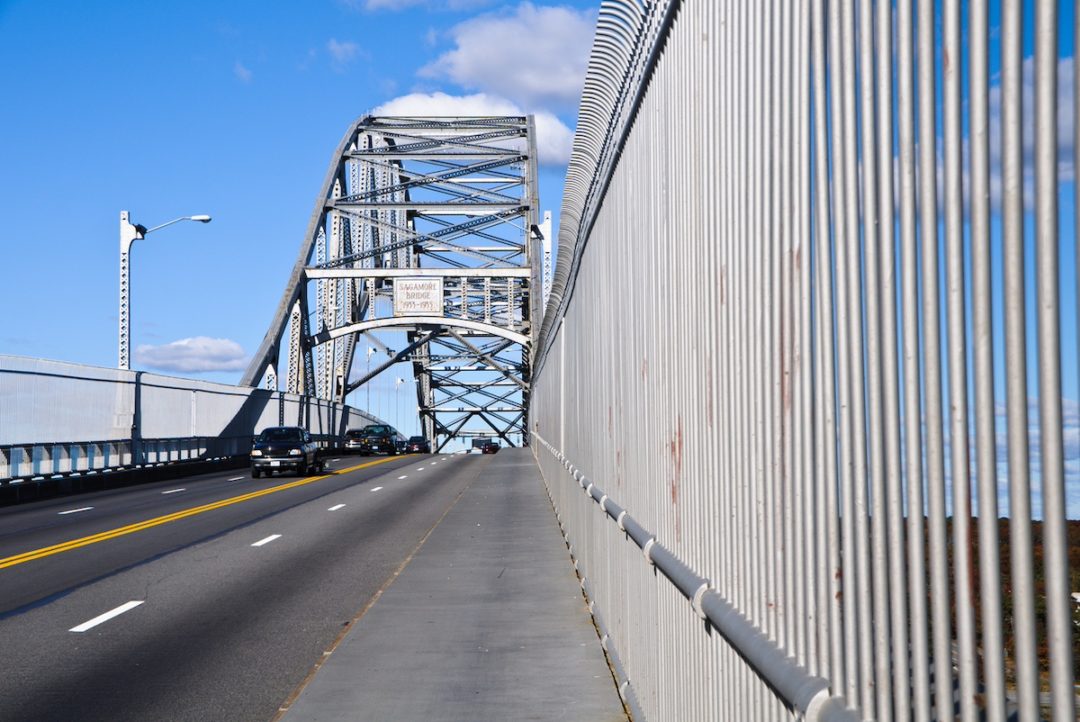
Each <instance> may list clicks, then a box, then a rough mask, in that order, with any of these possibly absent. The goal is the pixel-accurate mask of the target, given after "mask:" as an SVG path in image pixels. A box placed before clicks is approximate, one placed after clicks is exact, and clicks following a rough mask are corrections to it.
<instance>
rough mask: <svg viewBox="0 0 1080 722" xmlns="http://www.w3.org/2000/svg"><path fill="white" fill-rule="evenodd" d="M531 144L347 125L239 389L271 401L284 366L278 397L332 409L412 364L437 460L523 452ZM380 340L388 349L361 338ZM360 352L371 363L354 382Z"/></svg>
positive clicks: (446, 128) (519, 129) (509, 130)
mask: <svg viewBox="0 0 1080 722" xmlns="http://www.w3.org/2000/svg"><path fill="white" fill-rule="evenodd" d="M535 137H536V136H535V130H534V124H533V119H532V117H531V116H517V117H453V118H451V117H438V118H422V117H373V116H365V117H362V118H360V119H359V120H358V121H356V122H355V123H353V124H352V125H351V126H350V127H349V130H348V131H347V132H346V133H345V136H344V138H343V139H342V141H341V143H340V144H339V145H338V147H337V150H336V151H335V152H334V156H333V158H332V159H331V161H330V167H329V170H328V171H327V174H326V178H325V180H324V182H323V186H322V189H321V191H320V193H319V196H318V199H317V201H316V203H315V209H314V212H313V213H312V215H311V220H310V222H309V224H308V228H307V233H306V234H305V236H304V239H303V242H302V243H301V245H300V253H299V256H298V257H297V260H296V263H295V265H294V267H293V271H292V275H291V276H290V278H289V281H288V283H287V285H286V288H285V291H284V293H283V294H282V297H281V302H280V303H279V304H278V307H277V310H276V312H275V314H274V318H273V320H272V322H271V324H270V328H269V330H268V331H267V333H266V336H265V338H264V339H263V342H262V344H261V345H260V347H259V349H258V351H257V352H256V353H255V355H254V357H253V359H252V361H251V364H250V365H249V366H248V369H247V371H246V372H245V374H244V378H243V380H242V383H243V384H245V385H248V386H256V385H259V384H260V383H261V384H263V385H265V386H267V387H269V388H278V386H279V384H280V381H279V375H278V371H279V363H280V361H281V360H282V359H281V357H282V352H283V351H285V359H284V361H285V371H286V377H285V390H286V391H289V392H292V393H299V394H305V395H308V396H316V397H318V398H323V399H327V400H332V401H339V402H342V401H344V400H345V396H346V395H347V394H349V393H350V392H352V391H354V390H356V389H359V388H361V387H363V386H364V384H367V383H369V382H370V381H371V380H372V379H373V378H374V377H375V376H377V375H378V374H380V373H382V372H383V371H385V370H386V369H387V368H389V367H390V366H391V365H392V364H394V363H398V362H402V361H411V362H412V369H413V376H414V377H415V380H416V384H415V385H416V402H417V407H418V409H419V414H420V419H421V426H422V429H423V433H424V435H425V436H426V437H427V438H428V439H430V440H431V441H432V442H433V446H434V447H435V448H442V447H443V446H444V445H445V444H446V443H447V442H448V441H450V440H451V439H454V438H469V437H475V436H491V437H498V438H501V439H502V440H503V441H504V442H505V443H506V444H508V445H516V444H515V443H514V440H515V439H521V440H524V439H525V433H526V421H525V419H526V411H527V407H528V403H529V378H530V372H529V359H530V354H531V351H532V344H533V341H534V339H535V337H536V335H537V333H538V332H539V330H540V329H539V325H540V323H539V322H540V320H541V318H542V315H543V286H544V271H543V264H544V248H543V242H544V240H543V236H542V232H541V229H540V226H539V225H538V224H537V183H536V140H535ZM286 330H288V336H287V337H286V335H285V332H286ZM388 330H396V331H398V332H401V333H399V334H395V336H396V337H399V338H402V339H403V341H402V343H401V344H400V347H397V348H392V347H391V346H390V345H389V344H388V343H386V342H385V341H384V340H383V339H381V338H380V337H379V336H378V335H376V334H375V333H374V332H375V331H380V332H385V331H388ZM283 339H285V347H284V348H282V341H283ZM358 346H359V347H360V348H361V349H365V348H377V349H378V350H380V351H381V352H383V354H384V356H380V357H379V360H380V362H381V363H380V364H379V365H378V366H377V367H376V368H372V369H370V370H368V371H366V372H365V373H362V374H361V375H360V376H359V377H354V376H353V374H352V368H353V362H354V360H355V359H356V356H357V348H358ZM362 353H366V352H362ZM369 411H370V410H369Z"/></svg>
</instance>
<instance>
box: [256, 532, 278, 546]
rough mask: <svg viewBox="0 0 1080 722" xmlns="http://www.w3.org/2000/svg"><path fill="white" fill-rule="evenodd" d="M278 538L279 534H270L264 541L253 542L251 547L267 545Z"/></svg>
mask: <svg viewBox="0 0 1080 722" xmlns="http://www.w3.org/2000/svg"><path fill="white" fill-rule="evenodd" d="M280 538H281V535H280V534H271V535H270V536H268V537H266V538H265V539H260V540H259V541H257V542H255V543H254V544H252V545H251V546H253V547H261V546H262V545H263V544H269V543H270V542H272V541H274V540H275V539H280Z"/></svg>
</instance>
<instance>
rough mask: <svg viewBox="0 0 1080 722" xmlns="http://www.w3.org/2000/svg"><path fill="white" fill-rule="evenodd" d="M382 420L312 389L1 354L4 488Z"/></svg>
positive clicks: (338, 432)
mask: <svg viewBox="0 0 1080 722" xmlns="http://www.w3.org/2000/svg"><path fill="white" fill-rule="evenodd" d="M368 423H379V421H378V419H376V418H375V417H373V416H370V415H368V414H365V413H363V412H361V411H359V410H357V409H354V408H351V407H349V406H345V405H343V404H335V403H332V402H330V401H325V400H321V399H315V398H311V397H307V396H297V395H294V394H286V393H282V392H278V391H268V390H265V389H253V388H248V387H243V386H229V385H227V384H216V383H210V382H205V381H194V380H190V379H178V378H171V377H168V376H158V375H155V374H149V373H144V372H141V371H121V370H119V369H107V368H97V367H93V366H82V365H78V364H71V363H64V362H61V361H47V360H43V359H30V358H21V357H17V356H0V486H6V485H10V484H18V483H27V482H32V481H33V480H35V479H44V478H51V477H55V476H66V475H73V474H88V473H98V472H103V471H110V470H117V469H125V468H137V467H143V466H157V465H163V464H173V463H180V462H186V461H206V460H211V459H223V458H229V457H235V456H241V455H244V454H247V452H248V451H249V450H250V449H251V439H252V435H253V434H255V433H258V431H259V430H260V429H262V428H264V427H266V426H276V425H278V424H298V425H301V426H305V427H306V428H307V429H308V430H309V431H311V433H312V435H313V436H314V437H315V438H316V439H317V440H318V441H320V442H321V443H322V444H323V445H325V446H332V445H336V444H337V442H338V440H339V439H340V438H341V436H342V435H343V434H344V433H345V430H346V429H347V428H350V427H358V426H364V425H365V424H368Z"/></svg>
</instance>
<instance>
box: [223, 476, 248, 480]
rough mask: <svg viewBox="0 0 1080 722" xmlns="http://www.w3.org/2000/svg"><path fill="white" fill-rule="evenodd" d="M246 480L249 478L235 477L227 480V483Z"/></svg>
mask: <svg viewBox="0 0 1080 722" xmlns="http://www.w3.org/2000/svg"><path fill="white" fill-rule="evenodd" d="M246 478H247V477H246V476H234V477H233V478H231V479H227V481H242V480H244V479H246Z"/></svg>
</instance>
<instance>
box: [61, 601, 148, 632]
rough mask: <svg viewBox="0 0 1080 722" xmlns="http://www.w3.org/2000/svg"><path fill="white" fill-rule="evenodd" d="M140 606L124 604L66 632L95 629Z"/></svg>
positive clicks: (132, 603)
mask: <svg viewBox="0 0 1080 722" xmlns="http://www.w3.org/2000/svg"><path fill="white" fill-rule="evenodd" d="M140 604H142V602H141V601H139V602H127V603H126V604H121V605H120V606H119V607H117V608H116V609H113V610H112V611H109V612H105V613H104V614H101V615H98V616H96V617H94V618H93V619H91V620H90V621H89V622H83V623H82V624H80V625H79V626H77V627H72V628H71V629H69V630H68V631H69V632H85V631H86V630H88V629H93V628H94V627H96V626H97V625H99V624H101V623H103V622H107V621H109V620H110V619H112V618H113V617H119V616H120V615H121V614H123V613H124V612H126V611H129V610H131V609H134V608H135V607H137V606H139V605H140Z"/></svg>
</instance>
